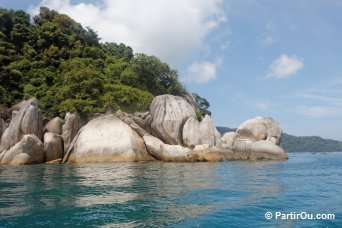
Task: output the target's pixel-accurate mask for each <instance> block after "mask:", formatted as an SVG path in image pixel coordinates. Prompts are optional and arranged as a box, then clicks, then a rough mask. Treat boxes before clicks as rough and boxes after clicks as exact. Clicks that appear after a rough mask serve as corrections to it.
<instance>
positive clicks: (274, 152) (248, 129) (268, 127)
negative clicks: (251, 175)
mask: <svg viewBox="0 0 342 228" xmlns="http://www.w3.org/2000/svg"><path fill="white" fill-rule="evenodd" d="M282 134H283V131H282V129H281V127H280V125H279V124H278V123H277V122H276V121H275V120H274V119H272V118H270V117H256V118H254V119H250V120H247V121H246V122H244V123H242V124H241V125H240V127H239V128H238V129H237V130H236V132H235V135H234V137H233V150H234V152H236V153H239V154H241V155H242V157H243V158H246V159H250V160H259V159H287V153H286V152H285V151H284V150H283V149H282V148H281V147H279V144H280V142H281V138H282Z"/></svg>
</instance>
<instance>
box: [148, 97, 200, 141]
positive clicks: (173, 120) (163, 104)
mask: <svg viewBox="0 0 342 228" xmlns="http://www.w3.org/2000/svg"><path fill="white" fill-rule="evenodd" d="M150 114H151V116H152V123H151V128H152V134H153V135H154V136H156V137H158V138H160V139H161V140H163V141H164V142H165V143H167V144H171V145H182V130H183V125H184V123H185V121H186V120H187V119H188V118H189V117H192V118H196V114H195V111H194V109H193V108H192V107H191V105H190V104H189V103H187V102H186V101H185V100H184V99H183V98H181V97H176V96H172V95H161V96H157V97H155V98H154V100H153V101H152V104H151V107H150Z"/></svg>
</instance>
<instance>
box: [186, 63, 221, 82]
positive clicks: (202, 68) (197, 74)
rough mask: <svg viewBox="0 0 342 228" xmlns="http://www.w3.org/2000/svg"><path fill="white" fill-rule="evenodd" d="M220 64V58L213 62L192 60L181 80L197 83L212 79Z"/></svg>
mask: <svg viewBox="0 0 342 228" xmlns="http://www.w3.org/2000/svg"><path fill="white" fill-rule="evenodd" d="M220 64H221V60H217V61H216V62H213V63H211V62H208V61H201V62H194V63H192V64H191V65H190V66H189V67H188V69H187V73H186V76H185V78H184V79H183V80H184V81H185V82H192V83H198V84H202V83H206V82H208V81H211V80H214V79H215V78H216V73H217V67H218V66H219V65H220Z"/></svg>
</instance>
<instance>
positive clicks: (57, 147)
mask: <svg viewBox="0 0 342 228" xmlns="http://www.w3.org/2000/svg"><path fill="white" fill-rule="evenodd" d="M44 152H45V159H46V162H49V161H53V160H56V159H62V158H63V156H64V153H63V138H62V136H60V135H57V134H55V133H50V132H47V133H45V134H44Z"/></svg>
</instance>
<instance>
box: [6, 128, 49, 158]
mask: <svg viewBox="0 0 342 228" xmlns="http://www.w3.org/2000/svg"><path fill="white" fill-rule="evenodd" d="M44 161H45V155H44V147H43V143H42V142H41V141H40V139H38V137H37V136H36V135H33V134H29V135H24V136H23V138H22V139H21V140H20V141H19V142H18V143H16V144H15V145H14V146H13V147H11V149H9V150H7V151H5V152H3V154H2V156H1V161H0V163H1V164H10V165H28V164H39V163H43V162H44Z"/></svg>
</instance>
